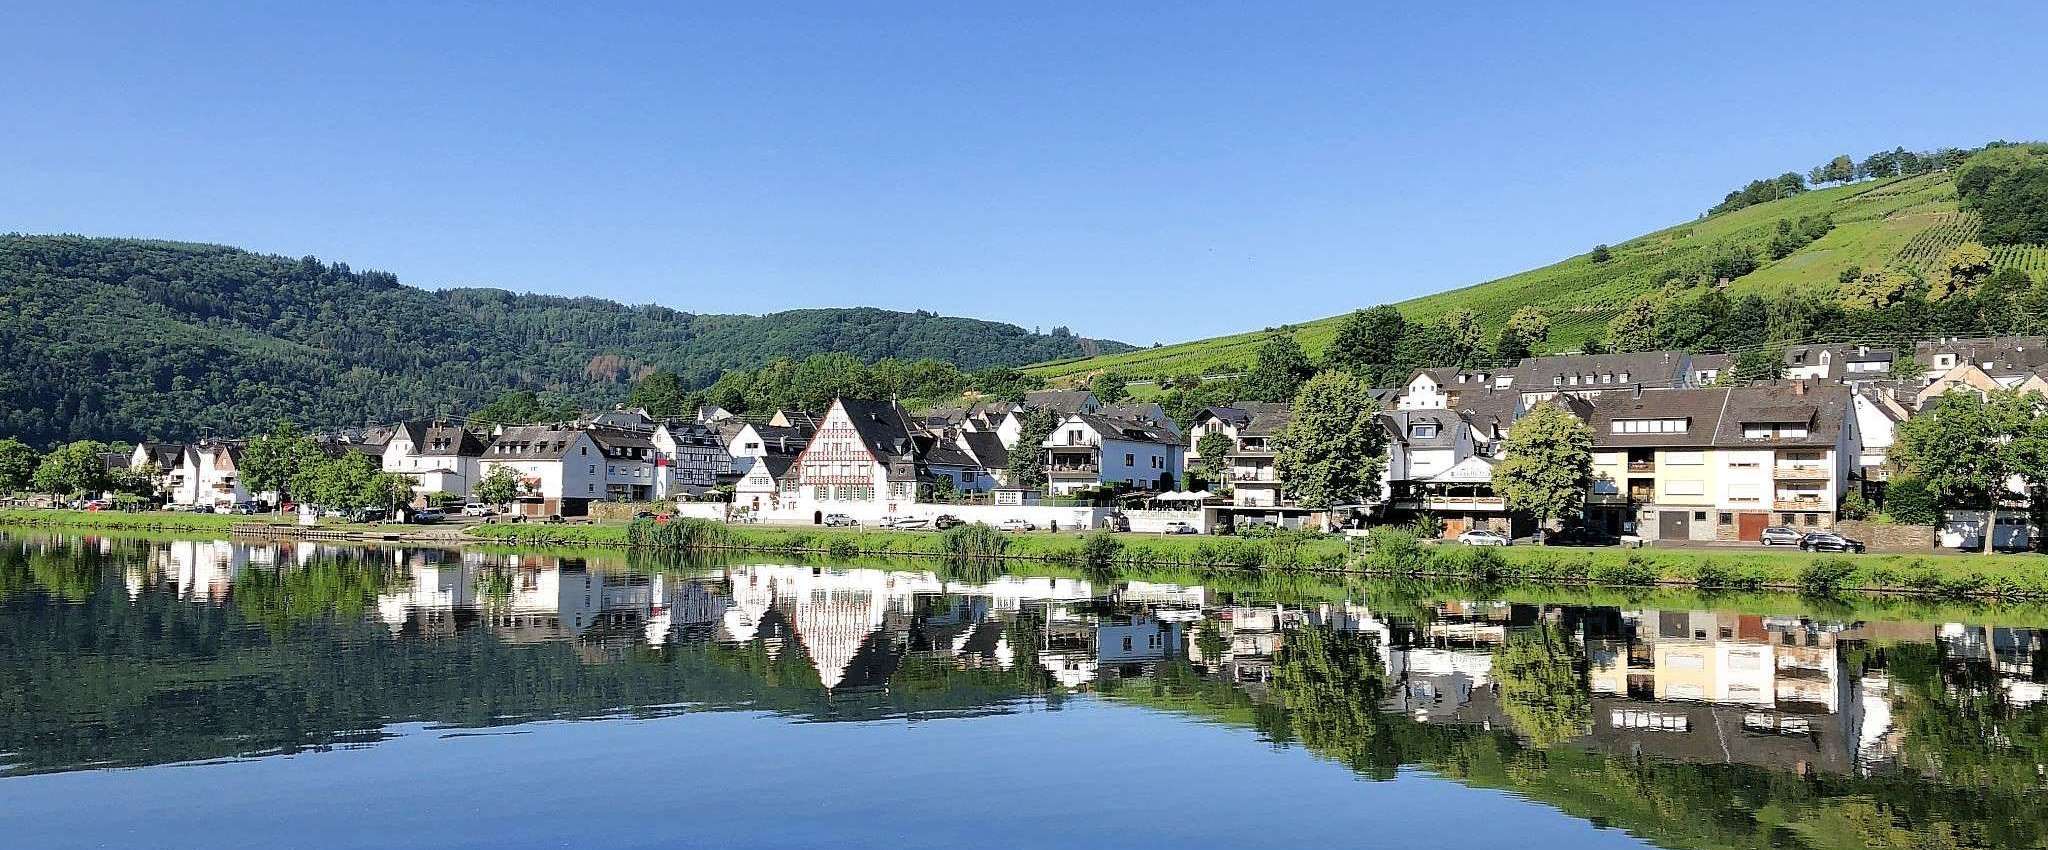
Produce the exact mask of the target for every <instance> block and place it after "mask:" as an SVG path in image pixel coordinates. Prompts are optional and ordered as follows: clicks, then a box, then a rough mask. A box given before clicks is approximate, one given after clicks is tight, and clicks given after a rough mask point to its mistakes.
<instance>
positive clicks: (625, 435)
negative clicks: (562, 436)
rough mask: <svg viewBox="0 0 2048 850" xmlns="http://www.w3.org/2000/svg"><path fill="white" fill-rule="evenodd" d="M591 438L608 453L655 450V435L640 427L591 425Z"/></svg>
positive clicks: (588, 429) (587, 429)
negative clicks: (639, 428)
mask: <svg viewBox="0 0 2048 850" xmlns="http://www.w3.org/2000/svg"><path fill="white" fill-rule="evenodd" d="M584 430H586V431H589V432H590V439H591V440H593V441H596V443H597V445H598V447H599V448H602V449H604V450H605V451H606V452H607V453H611V452H627V451H647V452H652V451H654V435H653V434H650V433H648V432H646V431H641V430H638V429H626V428H602V427H591V428H586V429H584Z"/></svg>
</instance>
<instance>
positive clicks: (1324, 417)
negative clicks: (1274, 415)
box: [1274, 372, 1386, 510]
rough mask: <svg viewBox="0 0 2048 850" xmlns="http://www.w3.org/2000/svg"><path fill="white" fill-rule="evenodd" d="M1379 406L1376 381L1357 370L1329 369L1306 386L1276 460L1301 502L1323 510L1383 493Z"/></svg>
mask: <svg viewBox="0 0 2048 850" xmlns="http://www.w3.org/2000/svg"><path fill="white" fill-rule="evenodd" d="M1378 412H1379V403H1378V402H1377V401H1374V400H1373V397H1372V386H1371V385H1370V384H1367V383H1366V382H1365V381H1364V380H1362V379H1360V378H1358V377H1357V376H1354V375H1351V374H1348V373H1344V372H1324V373H1322V374H1320V375H1317V376H1315V377H1314V378H1311V379H1309V381H1308V383H1306V384H1304V385H1303V386H1302V388H1301V392H1300V393H1299V394H1297V395H1296V396H1295V398H1294V416H1293V419H1292V420H1291V421H1289V422H1288V424H1287V428H1286V429H1285V430H1283V431H1282V432H1281V434H1280V441H1279V442H1280V452H1279V455H1278V457H1276V458H1275V461H1274V462H1275V464H1276V465H1277V467H1278V469H1279V472H1280V476H1281V479H1282V480H1283V481H1285V482H1286V487H1287V490H1288V492H1289V493H1291V494H1292V495H1293V496H1294V498H1295V500H1296V501H1297V502H1299V503H1300V504H1301V506H1302V507H1305V508H1309V509H1312V510H1322V509H1327V508H1332V507H1336V506H1337V505H1346V504H1358V503H1361V502H1364V501H1366V500H1367V499H1369V498H1373V497H1376V496H1378V495H1379V486H1380V473H1381V472H1382V471H1383V470H1384V469H1385V468H1386V435H1385V432H1384V431H1383V430H1382V429H1381V428H1380V425H1379V422H1378V421H1376V420H1375V418H1374V416H1373V414H1375V413H1378Z"/></svg>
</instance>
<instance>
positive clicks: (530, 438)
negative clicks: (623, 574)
mask: <svg viewBox="0 0 2048 850" xmlns="http://www.w3.org/2000/svg"><path fill="white" fill-rule="evenodd" d="M478 465H479V467H480V468H481V474H482V475H489V474H491V471H492V470H494V469H497V468H499V467H504V468H507V469H510V470H512V471H513V472H514V473H516V474H518V475H519V485H520V493H519V498H518V499H516V500H514V502H513V505H514V510H516V511H518V512H520V513H522V514H525V515H528V516H550V515H553V516H583V515H584V514H587V513H589V512H590V503H591V502H592V501H598V500H602V499H604V498H605V493H606V490H605V485H606V480H605V474H604V473H603V472H602V471H601V470H603V469H604V466H605V455H604V451H603V450H602V449H600V448H598V445H597V442H596V441H595V440H593V439H591V437H590V434H589V433H588V432H586V431H582V430H579V429H575V428H565V427H560V426H555V425H511V426H507V427H505V428H503V429H501V430H500V431H499V433H498V437H497V439H496V440H494V441H492V443H491V445H490V447H489V448H488V449H486V450H485V451H484V456H483V459H482V461H481V462H480V463H479V464H478Z"/></svg>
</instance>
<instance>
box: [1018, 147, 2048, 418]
mask: <svg viewBox="0 0 2048 850" xmlns="http://www.w3.org/2000/svg"><path fill="white" fill-rule="evenodd" d="M1819 216H1829V217H1831V218H1832V219H1833V222H1834V228H1833V229H1832V230H1831V231H1829V232H1828V233H1826V234H1825V235H1824V236H1821V237H1820V238H1819V239H1816V240H1814V241H1813V242H1810V243H1808V244H1806V245H1804V246H1803V247H1800V248H1799V249H1798V250H1796V251H1794V252H1792V253H1791V254H1789V255H1787V256H1785V257H1784V258H1782V259H1778V260H1771V259H1769V255H1768V254H1767V253H1764V252H1763V251H1762V250H1761V247H1762V246H1763V245H1764V244H1765V243H1767V242H1768V241H1769V240H1770V239H1771V238H1772V235H1773V233H1774V231H1775V229H1776V228H1777V225H1778V222H1779V221H1780V220H1791V221H1798V220H1800V219H1803V218H1809V217H1819ZM1977 226H1978V223H1977V221H1976V219H1975V216H1974V215H1973V214H1971V213H1966V212H1963V211H1961V210H1960V209H1959V208H1958V207H1957V204H1956V187H1955V182H1954V179H1953V176H1952V174H1951V173H1948V172H1934V173H1928V174H1921V175H1917V176H1912V177H1902V178H1890V179H1881V180H1868V181H1863V182H1859V183H1851V184H1848V185H1840V186H1833V187H1829V188H1824V189H1818V190H1814V191H1810V192H1806V193H1803V194H1799V195H1795V196H1792V197H1790V198H1785V199H1783V200H1777V201H1770V202H1767V203H1761V204H1757V205H1754V206H1749V207H1745V208H1743V209H1739V210H1735V211H1733V212H1727V213H1722V214H1720V215H1715V216H1711V217H1708V218H1702V219H1700V220H1697V221H1692V222H1687V223H1685V224H1682V225H1678V226H1676V227H1670V228H1666V229H1663V230H1659V231H1656V232H1653V233H1648V234H1645V235H1642V236H1638V237H1636V238H1634V239H1630V240H1628V241H1626V242H1621V243H1619V244H1616V245H1614V246H1612V248H1611V255H1612V256H1611V258H1610V259H1608V260H1607V261H1606V262H1595V261H1594V260H1593V259H1592V258H1591V256H1590V255H1589V254H1580V255H1578V256H1575V257H1571V258H1569V259H1566V260H1563V261H1560V262H1557V263H1553V264H1551V265H1548V266H1544V267H1542V268H1537V269H1532V270H1529V271H1526V272H1521V273H1519V274H1514V275H1509V276H1507V277H1504V278H1500V279H1498V280H1492V281H1487V282H1485V283H1480V284H1476V285H1473V286H1468V287H1465V288H1462V289H1454V290H1451V291H1448V292H1440V293H1436V294H1433V295H1426V296H1422V297H1420V298H1414V299H1410V300H1408V301H1403V302H1400V303H1399V304H1397V305H1396V306H1397V307H1399V308H1400V310H1401V312H1402V314H1403V315H1405V316H1406V317H1407V318H1408V319H1409V320H1410V321H1411V322H1412V321H1428V320H1431V319H1435V318H1437V317H1440V316H1443V315H1445V314H1447V313H1449V312H1451V311H1453V310H1459V309H1464V310H1470V311H1472V312H1473V313H1474V314H1475V315H1476V316H1477V317H1478V319H1479V321H1480V323H1481V324H1482V325H1484V326H1485V328H1486V329H1487V331H1488V332H1494V331H1497V330H1498V329H1499V328H1500V326H1501V325H1502V324H1503V323H1504V322H1506V321H1507V318H1508V317H1509V316H1510V315H1512V314H1513V313H1514V312H1515V310H1516V309H1518V308H1521V307H1524V306H1532V305H1533V306H1537V307H1541V308H1543V309H1544V310H1546V311H1548V312H1549V313H1550V314H1551V317H1552V321H1553V326H1552V330H1551V336H1550V340H1549V342H1548V343H1547V344H1546V345H1545V349H1546V350H1551V351H1576V350H1578V348H1579V346H1580V343H1582V342H1583V341H1585V340H1586V339H1587V338H1589V337H1593V338H1597V337H1599V336H1600V335H1601V334H1602V333H1604V330H1605V328H1606V326H1607V323H1608V321H1609V320H1611V319H1613V318H1614V316H1615V315H1616V314H1617V313H1618V312H1619V311H1620V310H1621V308H1622V307H1623V306H1625V305H1627V304H1628V303H1629V302H1630V301H1631V300H1632V299H1634V298H1636V297H1637V296H1640V295H1643V294H1645V293H1649V292H1652V291H1654V290H1656V289H1657V288H1658V287H1659V285H1660V284H1661V283H1662V282H1663V281H1664V280H1666V279H1667V278H1668V277H1669V276H1671V275H1672V274H1673V273H1674V272H1676V271H1677V270H1679V269H1684V268H1687V267H1688V264H1690V263H1697V262H1699V261H1700V260H1701V259H1702V255H1703V254H1705V253H1707V251H1708V249H1709V248H1710V247H1712V246H1716V245H1738V246H1742V247H1745V248H1749V249H1755V250H1756V254H1757V259H1758V261H1759V262H1760V266H1759V267H1758V268H1757V269H1756V270H1755V271H1753V272H1750V273H1748V274H1746V275H1742V276H1741V277H1739V278H1736V279H1735V280H1734V281H1733V282H1732V283H1731V285H1730V286H1729V291H1730V293H1731V294H1732V295H1740V294H1742V293H1747V292H1761V293H1774V292H1783V291H1785V290H1790V289H1794V288H1802V287H1809V286H1828V287H1832V286H1834V285H1835V282H1836V278H1837V275H1839V274H1840V273H1841V271H1842V270H1843V269H1845V268H1848V267H1851V266H1856V267H1860V268H1863V269H1866V270H1867V269H1876V268H1885V267H1890V266H1894V265H1905V266H1912V267H1915V268H1918V269H1921V270H1927V269H1929V268H1931V266H1932V265H1933V264H1934V263H1935V262H1936V261H1937V260H1939V259H1940V258H1941V257H1942V256H1943V255H1944V254H1945V253H1946V252H1947V251H1948V250H1949V249H1951V248H1953V247H1955V246H1956V245H1957V244H1959V243H1961V242H1963V241H1964V240H1966V239H1971V238H1973V237H1974V236H1975V235H1976V230H1977ZM1993 258H1994V261H1995V262H1996V263H1997V264H1998V265H2001V266H2012V267H2015V268H2019V269H2022V270H2024V271H2027V272H2029V273H2032V274H2038V273H2039V272H2040V271H2042V270H2048V247H2044V246H2040V245H2011V246H2001V247H1998V248H1995V249H1994V253H1993ZM1350 306H1352V307H1367V306H1370V305H1368V304H1357V305H1350ZM1342 318H1343V316H1342V315H1338V316H1332V317H1329V318H1323V319H1317V320H1314V321H1310V322H1306V323H1303V324H1299V325H1295V326H1292V328H1291V330H1292V331H1293V333H1294V335H1295V338H1296V339H1298V340H1299V341H1300V342H1301V344H1302V347H1303V348H1305V349H1306V350H1307V351H1308V352H1309V354H1311V355H1314V356H1320V355H1321V353H1322V351H1323V349H1324V348H1325V347H1327V346H1328V345H1329V343H1330V341H1331V339H1332V338H1333V337H1334V336H1335V335H1336V332H1337V327H1338V324H1339V323H1340V321H1341V320H1342ZM1269 335H1270V331H1269V330H1261V331H1255V332H1250V333H1243V334H1237V335H1234V336H1225V337H1216V338H1214V339H1205V340H1196V341H1193V342H1185V343H1179V344H1175V345H1168V346H1161V347H1158V348H1151V349H1143V350H1139V351H1132V352H1128V353H1124V354H1116V355H1107V356H1100V357H1092V358H1074V359H1069V360H1063V361H1055V362H1050V363H1044V364H1040V365H1038V366H1035V367H1033V368H1032V369H1030V370H1029V371H1030V372H1031V374H1033V375H1035V376H1038V377H1042V378H1045V379H1048V380H1050V381H1053V382H1056V383H1057V382H1062V381H1071V380H1076V379H1080V378H1084V377H1086V376H1088V375H1092V374H1095V373H1098V372H1103V371H1111V372H1115V373H1117V374H1119V375H1123V376H1125V377H1128V378H1151V377H1165V376H1175V375H1186V374H1204V375H1214V374H1219V373H1232V372H1238V371H1242V370H1243V369H1244V368H1245V367H1246V366H1247V364H1249V363H1251V362H1252V359H1253V356H1254V354H1255V352H1256V350H1257V348H1258V346H1259V344H1260V343H1261V342H1262V341H1263V340H1265V339H1266V338H1267V337H1268V336H1269Z"/></svg>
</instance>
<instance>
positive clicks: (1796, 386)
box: [1792, 380, 1806, 395]
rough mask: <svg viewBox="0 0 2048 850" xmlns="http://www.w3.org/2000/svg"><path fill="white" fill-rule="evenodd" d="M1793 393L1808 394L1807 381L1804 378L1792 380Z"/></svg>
mask: <svg viewBox="0 0 2048 850" xmlns="http://www.w3.org/2000/svg"><path fill="white" fill-rule="evenodd" d="M1792 394H1793V395H1806V381H1804V380H1798V381H1793V382H1792Z"/></svg>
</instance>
